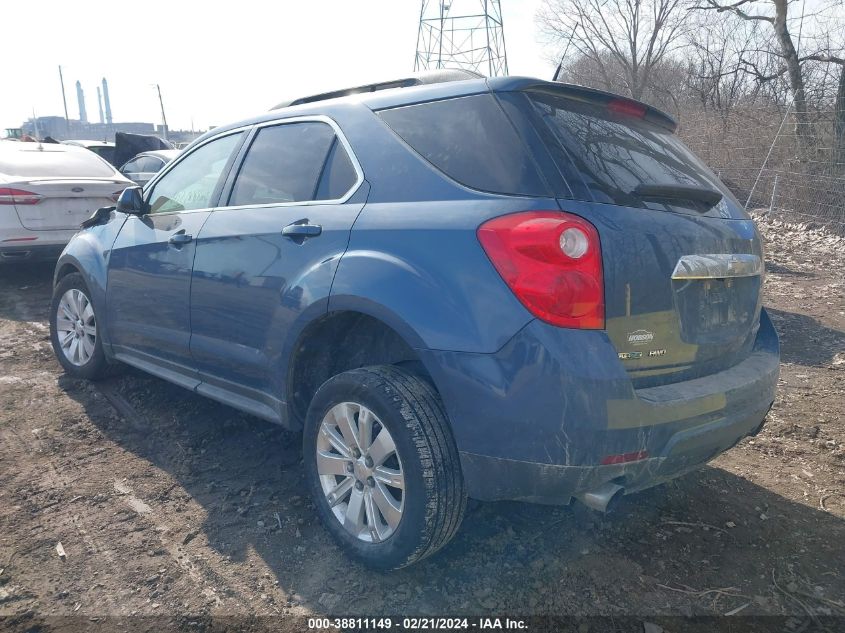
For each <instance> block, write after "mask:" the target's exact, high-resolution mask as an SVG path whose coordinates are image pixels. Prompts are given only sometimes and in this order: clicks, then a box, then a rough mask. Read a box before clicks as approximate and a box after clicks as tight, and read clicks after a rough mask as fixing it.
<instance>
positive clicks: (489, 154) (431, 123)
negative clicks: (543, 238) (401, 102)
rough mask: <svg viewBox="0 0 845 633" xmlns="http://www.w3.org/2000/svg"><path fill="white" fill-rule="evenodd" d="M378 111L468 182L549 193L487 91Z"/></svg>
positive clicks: (437, 162) (438, 162)
mask: <svg viewBox="0 0 845 633" xmlns="http://www.w3.org/2000/svg"><path fill="white" fill-rule="evenodd" d="M378 115H379V116H380V117H381V118H382V119H383V120H384V122H385V123H387V124H388V125H389V126H390V127H391V129H392V130H393V131H394V132H396V134H398V135H399V136H400V137H401V138H402V140H404V141H405V142H406V143H407V144H408V145H410V146H411V147H412V148H413V149H414V150H416V151H417V153H419V154H420V155H422V157H423V158H425V159H426V160H427V161H428V162H430V163H431V164H433V165H434V166H435V167H437V168H438V169H439V170H440V171H442V172H444V173H445V174H446V175H447V176H449V177H450V178H452V179H453V180H457V181H458V182H459V183H461V184H463V185H466V186H467V187H471V188H473V189H480V190H482V191H490V192H494V193H508V194H527V195H547V189H546V187H545V185H544V184H543V181H542V180H541V179H540V176H539V174H538V173H537V169H536V167H535V165H534V163H533V161H532V160H531V157H530V156H529V155H528V153H527V150H526V148H525V146H524V144H523V143H522V141H521V139H520V138H519V136H518V135H517V133H516V131H515V130H514V129H513V127H512V126H511V124H510V122H509V121H508V119H507V117H506V116H505V113H504V112H503V111H502V109H501V107H500V106H499V104H498V103H496V99H495V98H494V97H493V95H491V94H489V93H485V94H480V95H472V96H469V97H457V98H454V99H444V100H442V101H431V102H428V103H420V104H417V105H411V106H403V107H399V108H391V109H389V110H381V111H380V112H379V113H378Z"/></svg>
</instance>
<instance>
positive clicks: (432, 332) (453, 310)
mask: <svg viewBox="0 0 845 633" xmlns="http://www.w3.org/2000/svg"><path fill="white" fill-rule="evenodd" d="M674 130H675V122H674V121H673V120H672V119H671V118H670V117H669V116H668V115H666V114H663V113H662V112H659V111H657V110H655V109H653V108H651V107H649V106H647V105H644V104H642V103H639V102H636V101H632V100H630V99H626V98H622V97H619V96H617V95H613V94H608V93H604V92H599V91H596V90H591V89H587V88H583V87H579V86H572V85H565V84H560V83H550V82H545V81H541V80H537V79H530V78H520V77H507V78H497V79H483V78H477V77H472V76H470V75H467V74H466V73H461V72H457V71H451V72H440V73H434V74H431V75H425V76H415V77H411V78H408V79H404V80H398V81H394V82H390V83H387V84H375V85H370V86H364V87H361V88H357V89H351V90H346V91H341V92H337V93H331V94H325V95H318V96H315V97H307V98H304V99H300V100H298V101H295V102H292V103H290V104H283V105H281V106H279V107H277V108H276V109H274V110H272V111H270V112H268V113H266V114H263V115H261V116H257V117H255V118H252V119H249V120H246V121H242V122H239V123H235V124H232V125H227V126H223V127H219V128H216V129H214V130H213V131H211V132H209V133H207V134H206V135H205V136H203V137H202V138H200V139H198V140H197V141H196V142H194V143H193V144H192V145H191V146H190V147H189V148H188V149H186V150H185V151H184V152H183V154H182V155H180V156H179V157H178V158H177V159H176V160H174V161H173V162H172V163H171V164H170V165H168V166H167V167H166V168H165V169H164V170H163V171H162V172H160V173H159V174H158V175H157V176H156V177H155V178H153V179H152V180H151V181H150V182H149V183H148V184H147V185H146V186H145V187H144V189H143V190H141V189H139V188H130V189H127V190H126V191H125V192H124V193H123V195H122V196H121V198H120V200H119V202H118V203H117V206H116V207H115V208H104V209H100V210H99V211H98V212H97V213H96V214H95V215H94V216H92V218H91V219H89V220H88V221H86V222H85V224H84V226H83V229H82V230H81V231H80V232H79V233H77V234H76V236H75V237H74V238H73V239H72V240H71V242H70V243H69V244H68V246H67V248H66V249H65V251H64V253H63V254H62V256H61V258H60V260H59V262H58V265H57V268H56V272H55V290H54V295H53V302H52V309H51V323H50V325H51V337H52V343H53V347H54V349H55V353H56V356H57V357H58V359H59V361H60V362H61V364H62V365H63V367H64V368H65V370H66V371H67V372H68V373H69V374H71V375H72V376H76V377H82V378H88V379H92V380H93V379H97V378H100V377H102V376H103V375H105V374H106V373H107V372H108V371H109V369H110V367H111V366H113V365H115V364H119V363H125V364H127V365H132V366H134V367H136V368H139V369H142V370H144V371H146V372H149V373H151V374H154V375H156V376H159V377H161V378H163V379H165V380H168V381H171V382H173V383H176V384H178V385H182V386H183V387H185V388H187V389H190V390H192V391H194V392H196V393H199V394H203V395H205V396H208V397H210V398H214V399H215V400H219V401H220V402H223V403H226V404H227V405H230V406H232V407H235V408H237V409H240V410H243V411H246V412H249V413H251V414H253V415H255V416H256V417H259V418H263V419H265V420H269V421H271V422H274V423H278V424H282V425H284V426H286V427H287V428H289V429H293V430H301V431H302V438H303V451H304V452H303V459H304V464H305V470H306V473H307V481H308V486H309V488H310V494H311V495H312V496H313V498H314V502H315V504H316V508H317V512H318V513H319V515H320V517H321V519H322V521H323V522H324V523H325V526H326V528H327V529H328V530H329V532H331V534H332V535H333V537H334V538H335V539H336V540H337V542H338V543H339V544H340V545H341V546H342V547H343V549H344V550H345V551H346V552H347V553H349V554H350V555H351V556H353V557H355V558H357V559H358V560H360V561H363V562H364V563H366V564H368V565H371V566H374V567H378V568H383V569H386V568H397V567H402V566H404V565H408V564H411V563H413V562H415V561H417V560H419V559H421V558H423V557H425V556H427V555H430V554H432V553H433V552H435V551H437V550H438V549H439V548H441V547H443V546H444V545H445V544H446V543H447V542H449V540H450V539H451V538H452V536H453V535H454V534H455V532H456V530H457V529H458V526H459V524H460V522H461V518H462V515H463V513H464V508H465V505H466V499H467V497H468V496H469V497H472V498H477V499H482V500H495V499H516V500H523V501H530V502H536V503H547V504H568V503H570V502H571V501H572V500H573V499H578V500H580V501H582V502H583V503H585V504H587V505H588V506H590V507H593V508H596V509H599V510H605V509H607V508H608V506H609V505H610V504H612V503H613V502H614V501H615V500H617V499H618V498H619V496H620V495H622V494H625V493H631V492H635V491H638V490H642V489H644V488H647V487H649V486H654V485H656V484H658V483H660V482H663V481H666V480H669V479H671V478H673V477H677V476H678V475H680V474H682V473H684V472H687V471H689V470H691V469H694V468H697V467H700V466H701V465H702V464H704V463H706V462H707V461H708V460H710V459H712V458H713V457H715V456H716V455H718V454H719V453H721V452H723V451H725V450H727V449H728V448H730V447H731V446H733V445H734V444H735V443H736V442H737V441H739V440H740V439H741V438H742V437H745V436H747V435H750V434H754V433H756V432H757V431H758V430H759V429H760V427H761V426H762V424H763V419H764V417H765V416H766V413H767V411H768V410H769V407H770V406H771V404H772V401H773V399H774V395H775V385H776V382H777V377H778V358H779V350H778V341H777V336H776V334H775V331H774V329H773V328H772V323H771V321H770V320H769V317H768V316H767V314H766V311H765V310H763V309H762V308H761V284H762V281H763V274H764V267H763V255H762V252H761V243H760V236H759V234H758V232H757V230H756V228H755V226H754V223H753V222H752V221H751V220H750V219H749V217H748V216H747V215H746V213H745V212H744V211H743V209H742V207H741V206H740V205H739V204H738V203H737V201H736V199H735V198H734V197H733V196H732V195H731V193H730V192H729V191H728V190H727V189H726V188H725V186H724V185H723V184H722V183H721V182H720V181H719V179H718V178H717V177H716V176H715V175H714V174H713V173H711V172H710V170H709V169H707V167H706V166H705V165H704V164H702V162H701V161H700V160H699V159H698V158H696V157H695V156H694V155H693V154H692V153H691V152H690V150H689V149H687V148H686V147H685V146H684V145H683V143H681V141H680V140H678V138H677V137H676V136H675V134H674Z"/></svg>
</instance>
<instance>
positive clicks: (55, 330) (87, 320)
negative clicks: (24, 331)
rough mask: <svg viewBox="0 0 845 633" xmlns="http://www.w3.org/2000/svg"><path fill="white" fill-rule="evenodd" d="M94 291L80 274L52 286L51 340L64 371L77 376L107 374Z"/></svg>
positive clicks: (101, 375)
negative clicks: (93, 295)
mask: <svg viewBox="0 0 845 633" xmlns="http://www.w3.org/2000/svg"><path fill="white" fill-rule="evenodd" d="M99 333H100V330H99V325H98V324H97V315H96V314H95V313H94V304H93V302H92V301H91V293H90V292H89V290H88V287H87V286H86V285H85V280H84V279H83V278H82V275H80V274H79V273H71V274H69V275H66V276H65V277H62V279H61V280H60V281H59V283H58V284H56V287H55V288H54V289H53V301H52V303H51V306H50V342H51V343H52V344H53V352H54V353H55V354H56V358H57V359H58V360H59V363H61V365H62V367H63V368H64V370H65V371H66V372H67V373H68V374H70V375H71V376H73V377H75V378H87V379H89V380H96V379H98V378H102V377H104V376H105V375H106V374H107V372H108V369H109V363H108V361H107V360H106V357H105V354H104V353H103V343H102V340H101V338H100V336H99Z"/></svg>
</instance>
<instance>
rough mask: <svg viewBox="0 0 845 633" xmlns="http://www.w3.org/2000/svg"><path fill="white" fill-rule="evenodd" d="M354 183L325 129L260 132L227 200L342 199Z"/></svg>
mask: <svg viewBox="0 0 845 633" xmlns="http://www.w3.org/2000/svg"><path fill="white" fill-rule="evenodd" d="M356 180H357V178H356V174H355V169H354V168H353V166H352V162H351V160H350V159H349V155H348V154H347V153H346V150H345V149H344V147H343V145H342V144H340V142H339V141H338V139H337V136H336V135H335V132H334V129H333V128H332V127H331V126H330V125H328V124H327V123H321V122H318V121H314V122H311V121H306V122H302V123H284V124H281V125H274V126H272V127H265V128H262V129H261V130H259V132H258V134H257V135H256V137H255V140H254V141H253V142H252V144H251V145H250V148H249V151H248V152H247V155H246V158H245V159H244V162H243V165H242V166H241V169H240V171H239V172H238V177H237V179H236V180H235V184H234V186H233V187H232V194H231V196H230V197H229V205H230V206H243V205H259V204H284V203H289V202H307V201H311V200H335V199H338V198H341V197H343V195H344V194H345V193H346V192H347V191H349V189H350V188H351V187H352V186H353V185H354V184H355V181H356Z"/></svg>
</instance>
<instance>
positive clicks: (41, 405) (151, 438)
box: [0, 219, 845, 623]
mask: <svg viewBox="0 0 845 633" xmlns="http://www.w3.org/2000/svg"><path fill="white" fill-rule="evenodd" d="M762 229H763V231H764V234H765V236H766V240H767V259H768V270H769V273H768V277H767V281H766V304H767V305H768V306H769V309H770V313H771V315H772V317H773V320H774V322H775V325H776V327H777V329H778V331H779V332H780V336H781V341H782V353H783V358H782V360H783V365H782V373H781V382H780V386H779V394H778V399H777V402H776V403H775V406H774V409H773V410H772V412H771V414H770V415H769V419H768V423H767V425H766V427H765V428H764V430H763V432H762V433H761V434H760V435H759V436H758V437H756V438H754V439H750V440H745V441H743V442H742V443H741V444H740V445H738V446H737V447H736V448H734V449H732V450H731V451H729V452H728V453H726V454H725V455H723V456H721V457H719V458H718V459H717V460H715V461H714V462H713V463H712V464H710V465H709V466H707V467H706V468H704V469H702V470H701V471H699V472H696V473H693V474H691V475H688V476H686V477H684V478H682V479H680V480H677V481H675V482H673V483H671V484H668V485H664V486H661V487H658V488H655V489H652V490H650V491H647V492H644V493H640V494H637V495H632V496H628V497H625V498H624V499H623V501H622V503H621V504H620V507H619V509H618V511H617V512H616V513H615V514H612V515H609V516H603V515H599V514H596V513H593V512H591V511H589V510H587V509H585V508H583V507H579V506H573V507H571V508H548V507H540V506H531V505H525V504H519V503H496V504H475V505H474V506H473V507H472V509H471V511H470V512H469V513H468V515H467V516H466V519H465V520H464V523H463V527H462V528H461V530H460V532H459V533H458V536H457V538H456V539H455V540H454V541H453V542H452V543H451V544H450V545H449V546H448V547H447V548H445V549H444V550H443V551H441V552H440V553H439V554H437V555H436V556H434V557H432V558H429V559H427V560H425V561H424V562H422V563H421V564H418V565H416V566H414V567H412V568H410V569H405V570H401V571H398V572H393V573H389V574H378V573H373V572H370V571H367V570H365V569H364V568H362V567H360V566H358V565H357V564H354V563H351V562H350V561H349V560H348V559H346V558H345V557H344V556H343V555H342V554H341V553H340V552H339V551H338V550H337V549H336V548H335V546H334V545H333V544H332V542H331V541H330V540H329V537H328V535H327V534H326V532H325V531H324V530H323V529H322V527H321V526H320V525H319V524H318V523H317V521H316V515H315V513H314V511H313V508H312V507H311V506H310V504H309V501H308V500H307V498H305V497H304V485H303V469H302V463H301V461H300V455H299V453H300V451H299V441H300V440H299V437H297V436H295V435H292V434H290V433H287V432H285V431H283V430H281V429H279V428H278V427H275V426H272V425H270V424H268V423H265V422H262V421H260V420H257V419H255V418H251V417H249V416H247V415H244V414H241V413H238V412H236V411H234V410H233V409H229V408H227V407H225V406H222V405H219V404H216V403H214V402H212V401H210V400H206V399H204V398H202V397H200V396H196V395H193V394H191V393H189V392H187V391H184V390H182V389H181V388H179V387H176V386H171V385H169V384H167V383H165V382H163V381H161V380H158V379H156V378H152V377H150V376H147V375H144V374H142V373H140V372H136V371H132V370H129V371H127V372H126V373H125V374H123V375H121V376H119V377H115V378H112V379H109V380H108V381H107V382H104V383H99V384H97V385H93V384H88V383H86V382H81V381H77V380H72V379H69V378H67V377H65V376H64V375H63V373H62V371H61V369H60V367H59V365H58V363H57V362H56V361H55V360H54V357H53V353H52V351H51V349H50V344H49V341H48V328H47V305H48V299H49V296H50V290H51V288H50V285H51V273H52V266H49V265H48V266H19V267H6V268H3V269H0V615H7V616H15V618H12V619H11V620H7V623H8V622H10V621H16V622H18V623H26V622H27V621H28V619H32V618H37V617H40V616H44V615H62V614H77V615H89V616H103V615H135V614H144V615H159V614H197V615H199V616H203V615H206V616H207V615H209V614H211V615H213V614H240V613H244V614H268V615H271V614H289V613H291V614H347V615H353V614H359V615H377V614H384V613H393V614H408V613H410V614H445V613H448V614H452V615H455V614H474V615H479V614H493V613H504V612H508V613H513V614H521V615H530V614H567V615H573V614H574V615H613V616H617V615H637V616H661V615H704V614H711V615H712V614H725V613H728V612H732V611H736V612H738V613H740V614H742V615H752V614H781V615H783V614H787V615H800V616H806V615H807V614H813V615H814V616H824V615H833V616H837V615H839V616H841V615H845V573H843V572H845V422H843V412H845V283H843V273H842V271H843V270H845V256H843V253H845V241H843V240H842V239H841V238H836V237H835V236H832V235H829V234H827V233H825V232H823V231H818V230H806V229H802V228H801V227H795V226H788V225H784V224H780V223H778V222H777V221H773V220H766V219H763V221H762ZM59 542H61V544H62V546H63V548H64V551H65V554H66V555H65V556H64V557H60V556H59V555H58V553H57V549H56V546H57V543H59ZM737 610H738V611H737Z"/></svg>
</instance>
